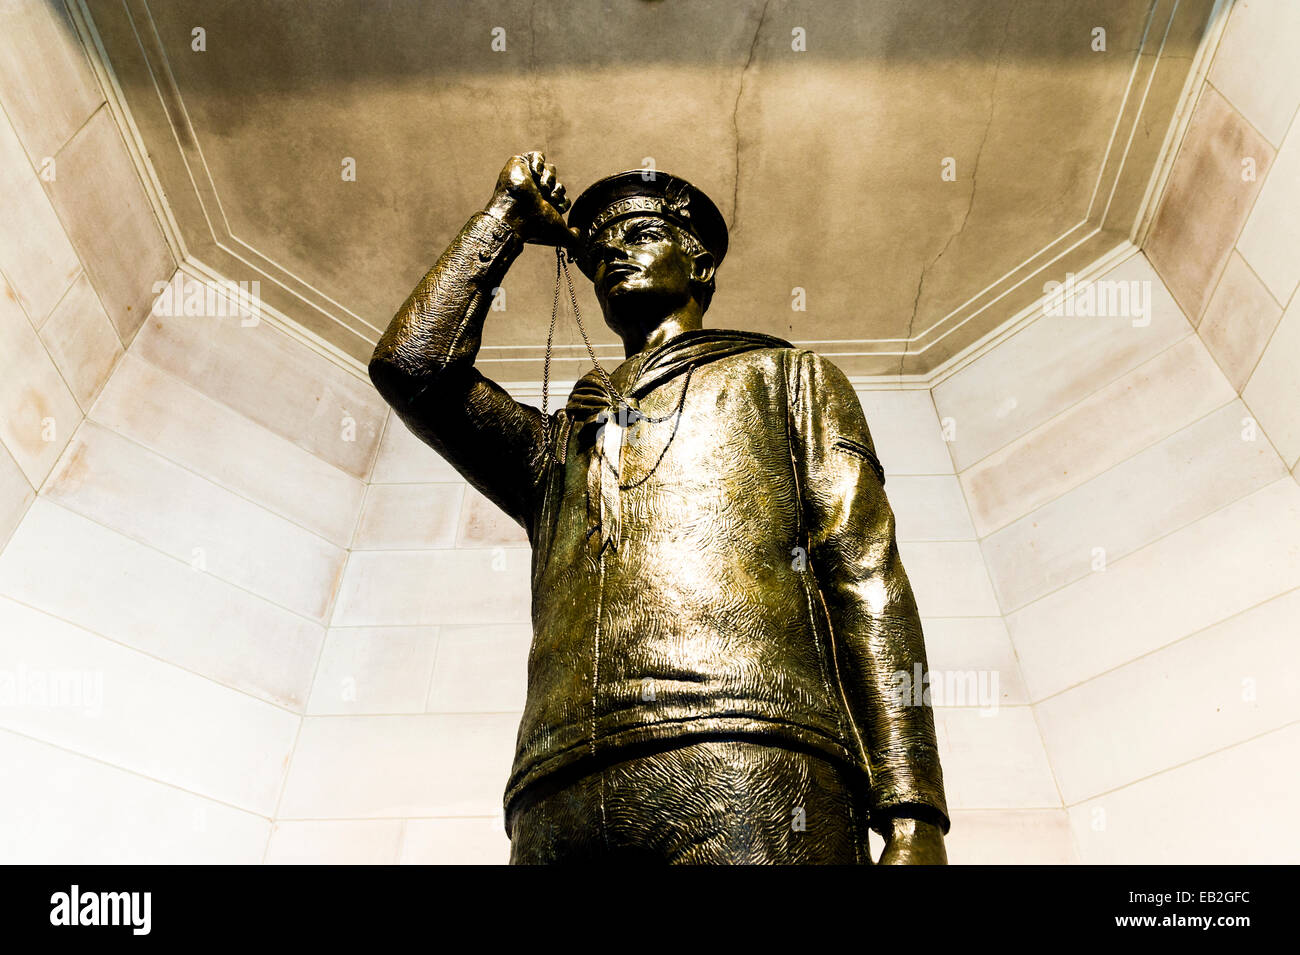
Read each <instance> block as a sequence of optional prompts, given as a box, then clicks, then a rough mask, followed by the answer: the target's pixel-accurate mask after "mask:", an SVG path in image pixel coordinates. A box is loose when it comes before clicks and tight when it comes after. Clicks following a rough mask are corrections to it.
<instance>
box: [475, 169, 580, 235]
mask: <svg viewBox="0 0 1300 955" xmlns="http://www.w3.org/2000/svg"><path fill="white" fill-rule="evenodd" d="M569 205H570V203H569V200H568V198H567V197H566V196H565V195H564V186H563V185H562V184H561V183H560V181H559V180H558V179H556V178H555V167H554V166H552V165H550V164H549V163H547V162H546V157H545V156H543V155H542V154H541V153H540V152H537V151H536V150H534V151H533V152H528V153H523V154H522V155H519V156H511V157H510V158H509V159H508V160H507V161H506V165H505V168H504V169H502V170H501V175H500V176H498V177H497V187H496V191H495V192H494V193H493V194H492V200H491V202H489V203H488V205H487V208H486V210H484V211H486V212H487V213H488V214H489V215H492V216H495V217H496V218H498V219H500V220H501V221H502V222H504V223H506V225H508V226H510V228H512V229H514V230H515V233H516V234H517V235H518V236H519V237H520V238H521V239H523V240H524V241H525V242H535V243H539V244H541V245H558V246H564V247H569V246H571V245H572V243H573V241H574V238H575V235H574V232H573V230H571V229H570V228H569V227H568V226H567V225H565V224H564V213H566V212H567V211H568V210H569Z"/></svg>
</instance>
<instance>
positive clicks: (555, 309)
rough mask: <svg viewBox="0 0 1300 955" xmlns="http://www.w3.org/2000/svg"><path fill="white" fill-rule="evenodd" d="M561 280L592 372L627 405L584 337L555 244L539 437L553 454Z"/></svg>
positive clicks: (560, 251)
mask: <svg viewBox="0 0 1300 955" xmlns="http://www.w3.org/2000/svg"><path fill="white" fill-rule="evenodd" d="M561 281H563V282H564V284H565V285H567V286H568V288H569V304H570V305H571V306H572V307H573V319H574V321H576V322H577V323H578V331H579V332H580V333H581V334H582V342H583V344H584V345H586V346H587V354H588V355H589V356H590V357H591V364H592V365H593V366H594V367H595V369H596V374H598V375H599V376H600V380H601V383H602V384H603V385H604V386H605V390H606V391H608V392H609V394H610V396H611V397H612V398H613V399H614V400H615V401H617V403H618V404H621V405H627V404H629V402H628V400H627V398H625V397H624V396H623V394H622V393H621V392H620V391H619V390H618V389H617V388H615V387H614V382H613V381H611V380H610V377H609V375H608V374H606V372H605V369H604V368H603V367H601V364H600V362H599V361H597V360H596V350H595V349H594V348H593V347H592V346H591V339H590V338H588V337H587V329H586V327H585V326H584V325H583V324H582V312H581V311H580V310H579V309H578V293H577V292H576V291H575V290H574V287H573V276H572V275H570V274H569V263H568V261H567V260H566V259H565V256H564V250H563V249H562V248H560V247H559V246H556V248H555V298H554V299H553V300H552V302H551V325H550V328H548V329H547V331H546V357H545V358H544V359H543V362H542V420H543V430H542V436H543V440H544V441H545V444H546V447H547V449H548V453H550V454H551V455H552V456H554V451H552V450H550V448H551V408H550V387H551V351H552V349H553V343H554V341H555V319H556V316H557V315H558V314H559V312H560V282H561Z"/></svg>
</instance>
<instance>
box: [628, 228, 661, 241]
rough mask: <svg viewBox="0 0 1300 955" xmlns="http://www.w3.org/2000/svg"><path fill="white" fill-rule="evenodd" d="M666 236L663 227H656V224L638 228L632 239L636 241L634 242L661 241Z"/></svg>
mask: <svg viewBox="0 0 1300 955" xmlns="http://www.w3.org/2000/svg"><path fill="white" fill-rule="evenodd" d="M664 236H665V233H664V231H663V229H660V228H657V227H655V226H644V227H642V228H640V229H637V230H636V232H635V233H633V235H632V241H634V242H659V241H661V240H662V239H663V238H664Z"/></svg>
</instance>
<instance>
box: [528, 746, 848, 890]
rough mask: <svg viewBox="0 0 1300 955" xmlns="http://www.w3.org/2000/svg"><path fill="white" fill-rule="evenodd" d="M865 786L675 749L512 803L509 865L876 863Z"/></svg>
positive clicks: (817, 764) (792, 761)
mask: <svg viewBox="0 0 1300 955" xmlns="http://www.w3.org/2000/svg"><path fill="white" fill-rule="evenodd" d="M860 790H861V786H857V785H854V783H853V780H852V778H851V776H850V773H849V771H847V770H846V769H845V768H843V767H841V766H840V765H839V764H838V763H836V762H834V761H832V760H829V759H825V758H822V757H820V756H814V755H811V754H809V753H805V752H800V751H795V750H791V749H786V748H784V747H780V746H773V745H771V744H764V743H757V742H753V741H746V740H739V739H722V740H707V741H703V742H697V743H690V744H686V745H677V746H674V747H672V748H667V749H661V750H657V751H651V752H647V753H644V754H641V755H636V756H633V757H630V758H627V759H622V760H620V761H617V762H611V763H608V764H605V765H602V766H600V767H598V768H593V769H591V770H590V771H587V772H583V773H581V774H569V775H567V776H566V778H563V779H555V780H542V781H541V782H540V783H538V784H535V785H534V786H532V787H529V789H526V790H524V792H522V793H521V794H520V795H519V796H518V797H517V798H516V799H515V800H514V802H513V803H512V804H511V807H510V815H509V823H510V827H509V828H510V833H511V841H510V863H511V865H549V864H559V863H580V864H592V863H632V864H658V863H663V864H686V865H690V864H697V865H725V864H773V865H799V864H823V865H870V864H871V856H870V855H869V853H868V844H867V828H868V827H867V824H866V819H865V815H864V813H863V809H862V806H863V795H862V793H861V791H860Z"/></svg>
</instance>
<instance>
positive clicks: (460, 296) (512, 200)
mask: <svg viewBox="0 0 1300 955" xmlns="http://www.w3.org/2000/svg"><path fill="white" fill-rule="evenodd" d="M568 206H569V201H568V199H567V198H566V197H565V195H564V186H562V185H560V184H559V183H558V182H557V181H556V178H555V168H554V167H553V166H549V165H547V164H546V163H545V160H544V158H543V156H542V155H541V153H536V152H533V153H527V154H524V155H520V156H512V157H511V158H510V160H509V161H508V162H507V163H506V165H505V168H504V169H503V170H502V172H501V175H500V177H499V178H498V180H497V186H496V190H495V192H494V193H493V196H492V200H491V201H490V202H489V203H488V205H487V208H486V209H484V211H482V212H478V213H475V214H474V215H473V216H472V217H471V218H470V220H469V222H467V223H466V224H465V227H464V228H463V229H461V231H460V233H459V234H458V235H457V236H456V238H455V239H453V240H452V242H451V245H449V246H448V247H447V250H446V251H445V252H443V253H442V255H441V256H440V257H439V258H438V261H437V262H436V263H435V264H434V266H433V268H432V269H430V270H429V272H428V274H427V275H425V277H424V278H423V279H422V280H421V281H420V284H419V285H417V286H416V287H415V290H414V291H413V292H411V294H410V296H409V297H408V298H407V300H406V302H405V303H404V304H403V305H402V307H401V308H400V309H399V310H398V312H397V314H396V315H395V316H394V317H393V320H392V322H391V323H390V324H389V326H388V329H387V331H385V332H384V334H383V337H381V338H380V339H379V344H378V345H377V346H376V347H375V352H374V356H373V357H372V358H371V359H370V380H371V381H373V382H374V384H375V387H376V388H377V389H378V390H379V393H380V394H381V395H383V397H384V400H385V401H387V402H388V403H389V404H390V405H392V406H393V410H394V411H396V412H397V414H398V416H399V417H400V418H401V419H402V421H403V422H405V423H406V426H407V427H408V428H410V429H411V431H412V432H414V433H415V434H416V435H417V436H418V437H419V438H421V439H422V440H423V441H425V442H426V443H427V444H429V445H430V446H431V447H433V448H434V449H435V450H436V451H437V452H438V453H439V454H441V455H442V456H443V457H445V458H446V459H447V460H448V461H450V462H451V464H452V465H453V466H454V467H455V468H456V470H458V471H459V472H460V473H461V474H463V475H464V476H465V478H466V480H468V481H469V482H470V483H471V484H472V485H474V487H476V488H478V489H479V490H480V491H482V492H483V494H484V495H486V496H487V497H488V498H489V499H491V500H492V501H493V502H494V503H496V504H497V505H498V506H499V507H500V508H501V509H502V510H504V511H505V512H506V513H507V514H509V515H510V516H511V517H512V518H514V519H515V520H516V521H518V522H519V523H520V524H522V525H524V527H525V528H527V527H528V514H529V509H530V506H531V500H532V492H533V487H534V485H535V483H536V481H537V480H538V478H539V477H540V475H541V473H542V460H543V455H544V451H545V449H544V448H543V435H544V428H543V419H542V413H541V412H540V411H538V410H537V409H536V408H533V407H531V406H529V405H524V404H520V403H519V402H517V401H515V400H514V399H513V398H511V397H510V396H509V395H508V394H507V393H506V392H505V390H504V389H502V388H501V387H500V386H499V385H497V384H496V383H495V382H493V381H490V380H489V379H487V378H486V377H484V376H483V374H482V373H480V372H479V371H478V369H476V368H475V367H474V359H475V357H476V356H477V354H478V349H479V345H480V344H481V341H482V335H483V321H484V318H485V317H486V315H487V312H488V309H489V308H490V306H491V304H492V290H493V289H494V288H496V287H498V286H499V285H500V284H501V281H502V279H503V278H504V277H505V274H506V270H507V269H509V268H510V265H511V263H513V262H514V260H515V258H516V257H517V256H518V255H519V252H520V250H521V249H522V247H523V244H524V243H525V242H537V243H545V244H551V245H556V244H562V243H564V244H567V243H568V242H569V241H570V239H571V234H570V232H569V230H568V228H567V227H566V226H565V224H564V218H563V215H564V211H565V210H566V209H568Z"/></svg>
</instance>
